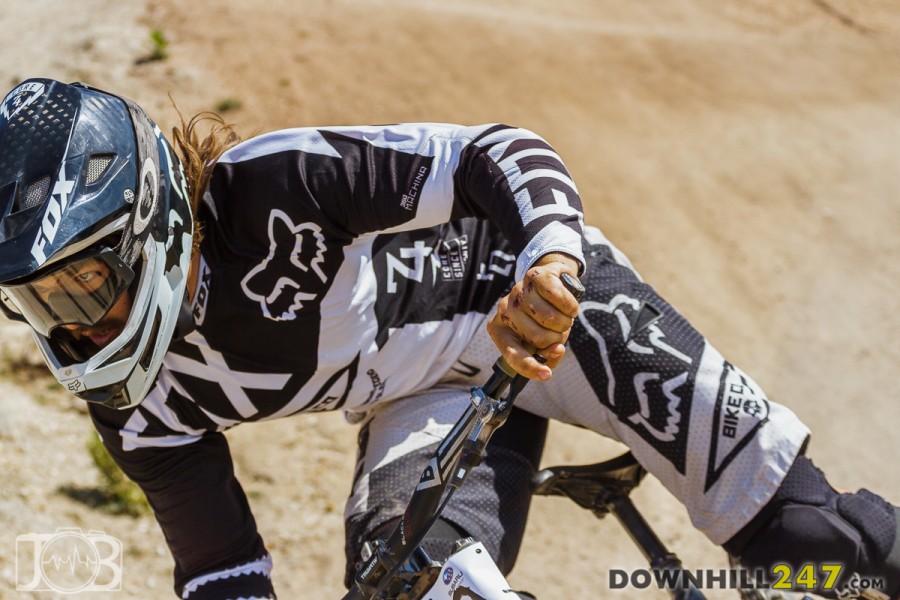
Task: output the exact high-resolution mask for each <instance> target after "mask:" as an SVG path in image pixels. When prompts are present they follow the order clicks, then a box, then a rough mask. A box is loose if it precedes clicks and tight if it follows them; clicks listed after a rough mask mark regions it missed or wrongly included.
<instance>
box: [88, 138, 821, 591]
mask: <svg viewBox="0 0 900 600" xmlns="http://www.w3.org/2000/svg"><path fill="white" fill-rule="evenodd" d="M198 219H199V220H200V221H201V222H202V223H203V225H204V234H205V238H204V240H203V242H202V244H201V247H200V254H201V259H200V268H199V283H198V289H197V292H196V294H195V298H194V300H193V309H194V319H195V323H196V329H195V330H194V331H193V332H192V333H190V334H189V335H188V336H187V337H185V338H184V339H182V340H179V341H177V342H175V343H173V344H172V345H171V347H170V349H169V352H168V353H167V355H166V357H165V360H164V363H163V368H162V369H161V371H160V374H159V376H158V379H157V381H156V383H155V386H154V387H153V389H152V390H151V392H150V393H149V395H148V396H147V397H146V398H145V400H144V401H143V402H142V403H141V404H140V405H139V406H137V407H135V408H131V409H126V410H123V411H116V410H112V409H107V408H102V407H98V406H96V405H93V406H91V415H92V417H93V419H94V422H95V424H96V426H97V429H98V431H99V432H100V434H101V436H102V437H103V440H104V442H105V444H106V446H107V448H109V449H110V452H111V453H112V454H113V456H114V457H115V459H116V460H117V462H118V463H119V464H120V466H122V468H123V470H124V471H125V472H126V473H127V474H128V475H129V476H130V477H131V478H132V479H134V480H135V481H137V482H138V483H139V484H140V485H141V487H142V489H143V490H144V492H145V493H146V494H147V496H148V498H149V500H150V502H151V504H152V505H153V509H154V511H155V513H156V518H157V520H158V521H159V523H160V526H161V527H162V529H163V531H164V532H165V537H166V541H167V543H168V545H169V548H170V549H171V551H172V555H173V556H174V558H175V582H176V589H177V590H178V592H179V594H181V595H182V597H183V598H187V599H188V600H197V599H199V600H203V599H204V598H216V597H224V596H226V595H228V596H229V597H235V596H237V597H268V596H270V595H271V594H270V592H271V589H272V588H271V582H270V581H269V579H268V573H269V569H270V568H271V562H270V561H269V559H268V556H267V553H266V548H265V545H264V543H263V541H262V538H261V537H260V535H259V533H258V531H257V528H256V524H255V521H254V519H253V515H252V513H251V511H250V507H249V503H248V502H247V498H246V496H245V494H244V493H243V491H242V489H241V487H240V484H239V483H238V482H237V480H236V479H235V476H234V472H233V468H232V461H231V456H230V453H229V450H228V445H227V442H226V440H225V437H224V435H222V433H221V432H222V431H223V430H225V429H227V428H229V427H231V426H233V425H236V424H238V423H240V422H243V421H252V420H262V419H271V418H276V417H281V416H286V415H291V414H294V413H300V412H309V411H322V410H335V409H343V410H347V411H351V412H362V411H366V410H367V409H368V408H370V407H372V406H373V405H376V404H377V403H379V402H380V403H382V404H381V405H379V406H378V410H373V411H371V412H372V413H373V414H375V416H374V417H372V419H371V420H369V421H367V422H366V423H367V424H366V426H365V427H364V428H363V430H362V431H361V433H360V440H361V441H360V462H359V463H358V468H357V471H356V473H355V481H354V492H353V496H352V497H351V499H350V501H349V502H348V511H347V515H348V516H349V517H350V520H349V521H348V532H351V534H350V535H348V548H357V547H358V546H359V545H360V543H361V539H363V538H364V537H365V535H363V534H364V533H365V532H366V531H369V529H367V528H368V527H369V526H370V525H371V526H372V527H374V526H375V525H377V521H376V517H379V516H383V515H381V511H382V507H385V510H384V513H385V515H386V517H385V518H388V517H392V516H393V515H394V513H392V512H390V510H393V509H392V508H391V507H394V506H395V505H396V502H395V498H393V497H392V494H391V492H392V490H394V489H397V485H396V480H394V479H392V478H391V477H390V475H391V474H392V473H393V474H397V473H400V472H401V470H402V469H401V468H400V467H398V466H397V465H396V464H393V462H392V461H394V460H396V459H397V457H398V456H404V455H406V454H408V453H410V452H413V451H415V450H418V449H419V448H420V447H415V448H412V447H411V446H415V444H416V443H419V441H422V443H423V446H424V445H428V444H431V443H433V441H434V440H435V439H437V438H438V437H440V432H438V431H432V430H429V431H428V432H427V433H425V431H426V430H427V429H428V428H429V427H436V426H438V425H440V426H441V427H444V426H446V427H447V428H449V427H451V426H452V419H453V418H455V415H457V414H458V410H456V409H455V408H454V407H453V406H450V405H449V404H441V405H440V406H439V405H438V404H440V403H441V402H444V403H447V402H450V401H449V400H447V399H446V398H447V397H454V398H456V400H459V394H450V395H449V396H448V395H447V394H443V397H444V400H440V399H433V398H436V397H437V396H441V393H440V390H438V391H437V392H435V388H436V387H440V386H439V385H438V386H435V384H438V383H439V382H440V383H442V384H443V383H446V382H447V381H449V380H450V379H451V375H452V372H453V370H454V368H457V367H464V368H471V369H472V370H475V369H478V368H481V369H487V368H489V366H490V363H491V362H492V361H493V359H494V358H495V357H496V354H495V349H494V348H493V344H492V343H491V341H490V339H489V336H488V335H487V333H486V332H485V331H484V321H485V318H486V314H487V313H488V311H489V310H490V309H491V307H493V306H494V305H495V303H496V301H497V300H498V298H500V297H501V296H502V295H503V294H504V293H505V292H506V291H507V290H508V289H509V287H510V286H511V284H512V282H513V281H514V280H516V279H518V278H521V277H522V276H523V274H524V273H525V271H526V270H527V269H528V268H529V267H530V265H532V264H533V263H534V262H535V261H536V260H537V259H538V258H539V257H540V256H542V255H544V254H547V253H549V252H554V251H560V252H564V253H566V254H569V255H571V256H573V257H575V258H577V259H578V260H580V261H581V263H582V265H584V264H585V259H584V257H585V256H586V255H587V256H588V260H589V261H590V267H589V269H587V271H586V272H585V273H584V277H583V278H582V282H583V284H584V286H585V290H586V291H585V295H584V297H583V298H582V300H581V303H580V312H579V316H578V318H577V319H576V320H575V323H574V324H573V327H572V330H571V337H570V340H569V342H570V347H571V349H572V354H573V358H572V359H570V360H568V361H567V362H563V363H561V364H560V365H559V367H557V369H555V372H556V374H555V375H554V377H553V379H552V380H550V381H548V382H543V383H542V384H541V385H540V386H538V385H535V386H529V387H528V388H527V389H526V391H525V392H523V393H522V394H521V396H520V397H519V398H518V400H517V405H518V406H519V407H521V408H524V409H525V410H527V411H529V412H532V413H533V414H536V415H539V416H541V417H548V418H556V419H562V420H565V421H567V422H570V423H573V424H577V425H580V426H584V427H587V428H588V429H591V430H594V431H597V432H599V433H602V434H604V435H607V436H609V437H611V438H613V439H616V440H619V441H622V442H624V443H625V444H626V445H627V446H628V447H629V449H630V450H631V451H632V453H633V454H634V455H635V457H637V459H638V460H639V461H640V462H641V464H642V465H644V466H645V467H646V468H648V470H649V471H650V472H651V473H653V474H654V475H655V476H656V477H657V478H659V479H660V481H661V482H662V483H663V484H664V485H665V486H666V487H667V489H669V490H670V491H672V492H673V493H674V494H675V495H676V497H678V498H679V499H680V500H681V501H682V502H684V504H685V506H686V507H687V508H688V511H689V513H690V515H691V519H692V521H693V522H694V523H695V524H696V525H697V526H698V527H699V528H700V529H702V530H703V531H704V532H705V533H706V534H707V535H708V536H709V537H710V539H711V540H713V541H714V542H716V543H723V542H725V541H726V540H728V539H729V538H730V537H731V536H732V535H734V534H735V533H736V532H737V531H738V529H740V527H742V526H743V525H744V524H745V523H747V522H748V521H749V519H750V518H751V517H753V516H754V515H755V514H757V513H758V512H759V510H760V507H762V506H764V505H765V504H766V503H767V502H768V501H769V500H770V499H771V498H772V496H773V494H774V493H775V491H776V490H777V489H778V486H779V485H780V482H781V481H782V480H783V479H784V477H785V474H786V473H787V471H788V469H789V468H790V466H791V464H792V463H793V461H794V459H795V457H796V456H797V453H798V452H799V451H800V449H801V447H802V446H803V444H804V443H805V439H806V437H807V436H808V433H809V431H808V429H807V428H806V427H805V425H803V424H802V422H800V421H799V419H797V417H796V415H794V414H793V413H792V412H790V411H789V410H788V409H786V408H785V407H783V406H781V405H778V404H777V403H774V402H771V401H769V400H768V399H767V398H766V397H765V395H764V394H763V392H762V390H761V389H759V387H758V386H757V385H756V384H755V383H754V382H753V381H752V380H751V379H750V378H749V377H748V376H746V375H745V374H744V373H743V372H741V371H739V370H738V369H736V368H735V367H733V366H732V365H731V364H730V363H728V362H727V361H726V360H725V359H724V358H723V357H722V356H721V355H720V354H719V353H718V352H717V351H716V350H715V349H714V348H712V347H711V346H710V345H709V344H708V342H707V341H706V340H705V339H704V338H703V337H702V336H701V335H700V334H699V332H697V331H696V330H694V329H693V327H691V326H690V324H689V323H687V321H685V320H684V319H683V318H682V317H680V315H678V314H677V312H676V311H675V310H674V308H672V307H671V306H670V305H668V304H667V303H666V302H665V301H664V300H663V299H661V298H659V296H658V295H657V294H656V293H655V291H654V290H653V289H652V287H650V286H649V285H646V284H644V283H643V282H642V281H640V278H639V277H638V276H637V275H636V274H635V273H634V272H633V270H632V269H631V268H630V266H629V265H628V264H627V260H625V259H624V258H622V257H620V256H619V253H618V252H617V251H615V249H614V248H612V246H611V245H610V244H609V243H608V241H606V240H605V238H603V237H602V234H600V232H599V231H597V230H595V229H592V228H588V230H587V231H585V228H584V226H583V217H582V212H581V203H580V200H579V196H578V192H577V189H576V188H575V184H574V183H573V182H572V180H571V179H570V177H569V174H568V173H567V171H566V169H565V167H564V166H563V164H562V162H561V160H560V158H559V157H558V156H557V154H556V153H555V152H554V151H553V149H552V148H551V147H550V146H549V145H548V144H547V143H546V142H545V141H544V140H542V139H541V138H539V137H538V136H536V135H535V134H533V133H531V132H529V131H524V130H521V129H515V128H512V127H507V126H504V125H486V126H481V127H473V128H466V127H459V126H453V125H435V124H418V125H393V126H384V127H362V128H325V129H294V130H286V131H280V132H276V133H273V134H269V135H264V136H261V137H258V138H255V139H253V140H250V141H248V142H246V143H243V144H241V145H239V146H236V147H235V148H233V149H232V150H231V151H229V152H228V153H226V154H225V155H224V156H223V157H222V159H221V160H220V161H219V162H218V164H217V166H216V168H215V171H214V173H213V176H212V179H211V181H210V184H209V188H208V192H207V194H206V196H205V200H204V203H203V205H202V208H201V211H200V214H199V215H198ZM588 242H589V243H590V247H589V251H585V249H583V248H582V244H588ZM479 332H480V333H479ZM466 375H468V376H469V377H470V378H471V376H472V371H469V372H468V373H466ZM464 378H465V377H464V376H460V377H459V378H457V379H456V380H455V381H462V380H463V379H464ZM441 380H443V381H441ZM431 393H434V394H435V396H431V395H430V394H431ZM401 398H402V399H401ZM387 400H394V401H393V402H391V403H387V402H386V401H387ZM461 401H462V402H463V403H465V402H467V400H466V399H465V398H462V400H461ZM416 406H418V407H419V410H418V411H416V410H413V409H412V408H411V407H413V408H415V407H416ZM451 409H452V410H451ZM439 414H442V415H444V418H443V420H442V421H441V419H440V418H439V417H438V416H439ZM447 415H451V416H450V417H447ZM416 419H418V420H416ZM374 421H380V422H379V423H374ZM426 424H427V425H426ZM391 431H401V432H403V433H404V435H403V436H400V437H401V438H402V439H400V440H399V441H398V440H393V439H392V438H391V436H390V435H388V434H387V433H385V432H391ZM379 432H380V433H379ZM407 432H409V433H410V434H411V435H405V434H406V433H407ZM482 464H486V462H485V463H482ZM395 467H396V468H395ZM417 475H418V474H417V473H414V477H417ZM492 476H493V475H492ZM485 481H487V484H486V486H483V487H482V488H481V492H478V493H482V492H485V490H487V492H485V493H490V491H491V490H493V488H494V485H493V483H491V480H490V479H487V480H485ZM748 482H752V489H750V487H751V483H748ZM498 485H499V484H498ZM523 489H525V490H526V493H527V486H525V487H523ZM384 490H387V493H384ZM455 498H457V499H459V498H463V500H462V501H461V502H463V504H462V505H461V507H460V508H459V509H458V510H457V509H454V508H453V507H450V508H449V513H448V514H451V515H456V516H455V517H453V518H451V520H453V519H455V521H454V522H456V523H457V524H458V525H460V527H462V529H464V530H466V531H477V523H472V522H470V521H473V520H474V521H478V520H480V519H481V516H483V515H479V516H478V517H477V518H474V519H469V518H468V516H466V515H471V514H473V513H475V512H477V511H475V510H473V509H472V508H470V506H474V505H467V504H465V502H466V501H465V495H462V496H460V495H457V496H455ZM405 499H406V496H405V495H404V500H405ZM481 500H482V499H481V498H479V499H476V501H477V502H481ZM478 506H484V505H483V503H482V504H478ZM388 509H390V510H388ZM454 511H456V512H454ZM495 513H496V511H495ZM487 518H488V519H499V518H500V516H499V514H493V515H491V516H488V517H487ZM495 523H499V521H495ZM353 531H357V532H359V533H360V535H357V536H355V538H354V539H355V542H352V543H351V542H350V541H349V540H350V538H351V537H352V535H353V534H352V532H353ZM358 542H359V543H358ZM354 552H355V550H354ZM353 555H355V554H353ZM513 555H514V553H513ZM348 556H351V553H349V552H348Z"/></svg>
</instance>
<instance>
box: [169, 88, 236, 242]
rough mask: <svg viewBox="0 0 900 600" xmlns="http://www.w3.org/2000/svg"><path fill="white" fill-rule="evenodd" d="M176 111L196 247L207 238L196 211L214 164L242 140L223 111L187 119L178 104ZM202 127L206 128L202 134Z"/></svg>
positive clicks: (177, 143)
mask: <svg viewBox="0 0 900 600" xmlns="http://www.w3.org/2000/svg"><path fill="white" fill-rule="evenodd" d="M175 111H176V112H177V113H178V117H179V120H180V124H179V125H177V126H175V127H173V128H172V137H173V139H174V141H175V148H176V150H177V152H178V154H179V157H180V158H181V162H182V164H183V165H184V174H185V178H186V179H187V188H188V195H189V196H190V204H191V212H192V213H193V214H194V241H193V247H194V250H195V251H196V249H197V246H198V245H199V244H200V241H201V240H202V239H203V224H202V223H201V222H200V221H198V220H197V217H196V215H197V211H198V209H199V208H200V202H201V200H202V199H203V194H204V192H205V191H206V186H207V184H208V183H209V178H210V175H212V171H213V167H215V165H216V161H217V160H219V157H220V156H222V154H223V153H224V152H225V151H226V150H228V149H229V148H231V147H232V146H235V145H236V144H238V143H239V142H240V141H241V136H240V135H239V134H238V133H237V131H235V129H234V126H233V125H232V124H230V123H226V122H225V120H224V119H223V118H222V117H221V115H218V114H216V113H214V112H201V113H199V114H196V115H194V116H193V117H191V119H190V120H189V121H185V119H184V115H183V114H182V112H181V111H180V110H178V107H177V106H176V107H175ZM201 126H202V127H201ZM198 127H200V128H201V129H205V131H204V132H203V133H202V136H201V132H199V131H198Z"/></svg>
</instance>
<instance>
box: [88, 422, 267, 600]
mask: <svg viewBox="0 0 900 600" xmlns="http://www.w3.org/2000/svg"><path fill="white" fill-rule="evenodd" d="M89 409H90V414H91V418H92V420H93V421H94V426H95V427H96V429H97V432H98V433H99V435H100V438H101V439H102V440H103V444H104V446H105V447H106V449H107V450H108V451H109V453H110V455H111V456H112V457H113V459H114V460H115V461H116V463H117V464H118V465H119V466H120V467H121V469H122V471H123V472H124V473H125V474H126V475H127V476H128V477H129V478H130V479H132V480H133V481H134V482H135V483H137V484H138V485H139V486H140V487H141V489H142V490H143V492H144V494H145V495H146V496H147V500H148V501H149V503H150V506H151V507H152V508H153V512H154V514H155V516H156V519H157V521H158V522H159V525H160V527H161V528H162V531H163V534H164V535H165V538H166V542H167V544H168V546H169V549H170V551H171V552H172V556H173V558H174V559H175V591H176V593H177V594H178V596H179V597H181V598H188V599H190V600H202V599H204V598H221V597H226V595H227V596H228V597H246V598H251V597H255V598H269V597H272V598H274V592H273V588H272V583H271V580H270V578H269V572H270V571H271V567H272V564H271V559H270V558H269V555H268V553H267V552H266V548H265V546H264V544H263V541H262V538H261V537H260V535H259V533H258V532H257V528H256V522H255V520H254V518H253V515H252V514H251V512H250V507H249V504H248V503H247V497H246V495H245V494H244V492H243V490H242V489H241V486H240V484H239V483H238V481H237V479H236V478H235V475H234V469H233V464H232V460H231V454H230V452H229V449H228V444H227V442H226V440H225V437H224V436H223V435H222V434H221V433H218V432H206V433H203V434H202V435H183V436H176V435H174V434H171V433H170V434H169V435H167V436H165V437H163V436H158V437H156V438H155V439H156V441H157V442H160V440H162V442H160V443H159V445H155V446H154V445H143V446H136V445H135V444H133V443H131V442H129V441H128V439H129V435H128V431H127V428H128V425H127V423H128V421H129V420H131V419H132V418H133V417H134V415H135V413H136V412H138V411H140V410H141V408H140V407H136V408H135V409H130V410H124V411H118V410H112V409H107V408H103V407H98V406H97V405H89ZM151 426H153V425H152V424H151ZM157 427H159V426H158V425H157Z"/></svg>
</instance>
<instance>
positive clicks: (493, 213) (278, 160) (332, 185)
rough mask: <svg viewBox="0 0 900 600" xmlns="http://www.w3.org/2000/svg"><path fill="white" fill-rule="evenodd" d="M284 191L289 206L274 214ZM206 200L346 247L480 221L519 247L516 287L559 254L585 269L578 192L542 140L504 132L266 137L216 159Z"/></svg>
mask: <svg viewBox="0 0 900 600" xmlns="http://www.w3.org/2000/svg"><path fill="white" fill-rule="evenodd" d="M285 192H287V197H290V198H291V202H290V204H289V205H285V204H284V203H281V204H278V205H277V206H276V205H275V204H270V203H272V202H274V200H273V199H275V198H282V197H285ZM208 201H209V202H211V203H212V208H213V213H216V214H217V213H219V212H222V213H226V212H227V213H229V214H231V215H232V216H234V215H236V214H237V215H243V213H242V212H241V211H246V217H247V219H252V218H254V214H257V213H259V212H260V211H262V212H266V213H268V211H267V210H266V209H267V208H277V209H278V210H281V211H285V212H290V213H292V214H290V219H291V222H292V223H295V224H297V225H299V224H300V223H303V222H304V221H308V222H311V223H315V224H316V225H317V226H320V227H322V229H323V234H324V235H325V236H327V237H329V238H331V239H341V238H343V239H346V240H348V241H349V240H350V239H352V238H354V237H356V236H361V235H365V234H368V233H381V232H393V231H401V230H413V229H421V228H425V227H431V226H435V225H440V224H442V223H447V222H449V221H451V220H455V219H461V218H464V217H478V218H482V219H487V220H489V221H490V222H491V223H492V224H493V225H494V226H496V227H497V228H498V229H499V230H500V231H501V232H502V233H503V234H504V235H505V236H506V238H507V239H508V240H509V241H510V243H511V244H512V247H513V248H514V250H515V251H516V253H517V255H518V262H517V265H516V279H521V278H522V277H523V276H524V274H525V272H526V271H527V270H528V268H529V267H530V266H531V265H533V264H534V263H535V262H536V261H537V260H538V259H539V258H540V257H541V256H543V255H546V254H548V253H551V252H562V253H565V254H567V255H569V256H571V257H573V258H574V259H575V260H576V262H578V263H579V269H583V268H584V258H583V252H582V240H581V234H582V232H583V228H584V226H583V225H584V224H583V215H582V207H581V199H580V198H579V195H578V190H577V188H576V187H575V183H574V182H573V181H572V179H571V177H570V175H569V173H568V171H567V170H566V167H565V165H564V164H563V162H562V159H561V158H560V157H559V155H558V154H557V153H556V151H555V150H554V149H553V148H552V147H551V146H550V145H549V144H548V143H547V142H546V141H545V140H543V139H542V138H541V137H540V136H538V135H537V134H535V133H533V132H531V131H528V130H526V129H520V128H515V127H510V126H507V125H496V124H495V125H481V126H477V127H461V126H458V125H444V124H432V123H410V124H400V125H385V126H374V127H333V128H315V129H314V128H302V129H288V130H282V131H277V132H274V133H270V134H266V135H261V136H258V137H256V138H253V139H251V140H249V141H247V142H245V143H243V144H241V145H240V146H237V147H236V148H234V149H232V150H231V151H229V152H227V153H226V154H225V155H223V156H222V157H221V158H220V159H219V161H218V164H217V166H216V169H215V171H214V173H213V176H212V179H211V181H210V195H209V197H208ZM226 203H230V204H229V206H228V207H227V209H226V208H224V207H223V208H222V210H221V211H220V210H219V205H220V204H226ZM236 211H237V212H236ZM235 222H241V223H243V222H245V220H244V219H237V220H236V221H235Z"/></svg>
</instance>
